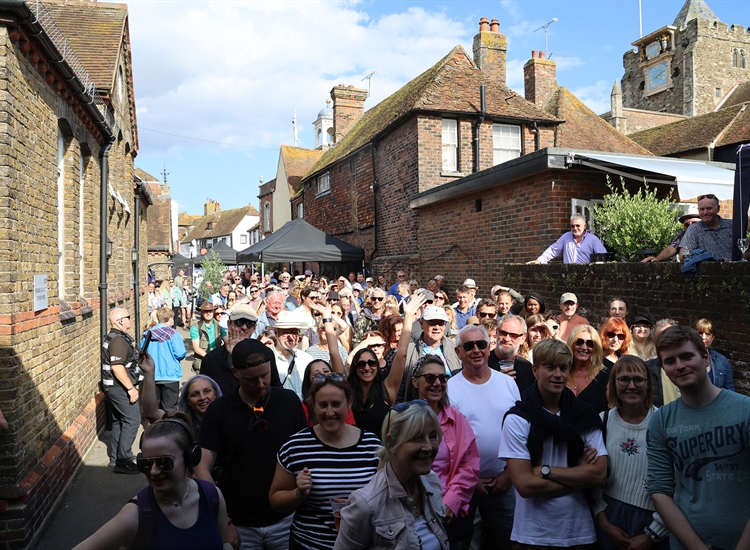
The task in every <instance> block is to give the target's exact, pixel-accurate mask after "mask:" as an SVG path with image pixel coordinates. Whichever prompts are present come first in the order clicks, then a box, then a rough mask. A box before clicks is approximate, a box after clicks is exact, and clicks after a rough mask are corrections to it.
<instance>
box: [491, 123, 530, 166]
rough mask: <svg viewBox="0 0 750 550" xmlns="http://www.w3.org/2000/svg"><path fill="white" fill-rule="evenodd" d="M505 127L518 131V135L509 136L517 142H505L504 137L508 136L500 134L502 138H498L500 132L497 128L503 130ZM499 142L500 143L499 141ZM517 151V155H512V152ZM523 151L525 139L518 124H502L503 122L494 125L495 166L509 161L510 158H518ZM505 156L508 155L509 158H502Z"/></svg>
mask: <svg viewBox="0 0 750 550" xmlns="http://www.w3.org/2000/svg"><path fill="white" fill-rule="evenodd" d="M504 128H510V129H513V130H516V131H517V132H518V135H516V136H507V137H508V138H509V140H511V141H517V143H503V138H505V137H506V136H503V135H500V136H499V137H500V139H499V140H498V134H497V130H501V131H502V129H504ZM498 142H499V143H498ZM514 152H515V153H517V154H516V155H515V156H513V155H512V153H514ZM522 152H523V139H522V132H521V127H520V126H519V125H517V124H501V123H495V124H493V125H492V162H493V166H497V165H498V164H502V163H503V162H507V161H509V160H513V159H515V158H518V157H520V156H521V153H522ZM504 153H511V154H510V155H505V154H504ZM504 156H507V158H502V157H504Z"/></svg>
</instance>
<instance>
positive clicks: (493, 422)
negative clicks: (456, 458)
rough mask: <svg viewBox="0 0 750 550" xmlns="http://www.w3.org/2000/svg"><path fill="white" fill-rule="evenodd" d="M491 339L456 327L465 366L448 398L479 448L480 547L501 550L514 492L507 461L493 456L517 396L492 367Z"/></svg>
mask: <svg viewBox="0 0 750 550" xmlns="http://www.w3.org/2000/svg"><path fill="white" fill-rule="evenodd" d="M508 326H511V325H508ZM489 343H490V337H489V335H488V334H487V331H486V330H485V329H484V328H483V327H481V326H475V325H467V326H465V327H464V328H462V329H461V330H460V331H459V333H458V335H457V336H456V347H455V351H456V354H457V355H458V357H459V359H460V360H461V364H462V365H463V370H462V371H461V372H459V373H458V374H456V375H454V376H453V377H451V379H450V380H448V397H449V398H450V400H451V404H452V405H453V406H454V407H456V408H457V409H458V410H459V411H461V413H462V414H463V415H464V416H465V417H466V420H468V421H469V424H470V425H471V428H472V430H473V431H474V435H475V436H476V440H477V447H478V448H479V456H480V471H479V477H480V479H479V483H478V484H477V486H476V489H475V490H474V498H473V499H472V503H473V504H475V505H476V506H477V508H478V510H479V514H480V515H481V548H483V549H493V550H494V549H501V550H502V549H509V548H510V532H511V529H512V527H513V510H514V508H515V495H514V494H513V493H512V492H511V491H510V488H511V481H510V476H509V474H508V472H507V471H506V469H505V466H506V464H505V461H504V460H500V459H499V458H498V456H497V452H498V449H499V448H500V435H501V431H500V429H499V426H500V424H501V422H502V420H503V417H504V416H505V413H506V412H508V410H509V409H510V408H511V407H512V406H513V405H515V403H516V401H518V400H519V399H521V394H520V393H519V391H518V386H517V385H516V383H515V382H514V381H513V379H512V378H511V377H510V376H506V375H505V374H501V373H499V372H497V371H495V370H493V369H491V368H490V366H489V356H490V348H489Z"/></svg>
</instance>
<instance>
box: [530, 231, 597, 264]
mask: <svg viewBox="0 0 750 550" xmlns="http://www.w3.org/2000/svg"><path fill="white" fill-rule="evenodd" d="M561 252H562V255H563V263H566V264H587V263H590V261H591V260H590V258H591V254H604V253H605V252H607V249H606V248H604V245H603V244H602V241H600V240H599V237H597V236H596V235H594V234H593V233H589V232H586V233H584V234H583V238H582V239H581V242H580V243H577V242H576V240H575V237H573V233H572V232H570V231H568V232H567V233H565V234H564V235H563V236H562V237H560V238H559V239H557V241H556V242H555V243H554V244H553V245H552V246H550V247H549V248H548V249H547V250H545V251H544V253H543V254H542V255H541V256H539V257H538V258H537V261H539V262H540V263H543V264H546V263H549V261H550V260H552V259H553V258H557V257H558V256H559V255H560V253H561Z"/></svg>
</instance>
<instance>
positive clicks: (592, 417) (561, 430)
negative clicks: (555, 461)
mask: <svg viewBox="0 0 750 550" xmlns="http://www.w3.org/2000/svg"><path fill="white" fill-rule="evenodd" d="M509 414H515V415H518V416H520V417H521V418H523V419H524V420H528V421H529V422H530V423H531V429H530V430H529V437H528V440H527V442H526V447H527V448H528V449H529V454H530V455H531V464H532V466H538V465H540V464H541V459H542V446H543V444H544V440H545V438H546V437H547V436H550V435H551V436H552V440H553V441H554V443H555V445H557V444H558V443H567V444H568V467H569V468H572V467H573V466H576V465H577V464H578V460H580V458H581V456H582V455H583V450H584V449H583V438H582V437H581V433H583V432H585V431H587V430H590V429H591V428H601V427H602V421H601V419H600V418H599V415H598V414H597V413H596V409H594V407H592V406H591V405H589V404H588V403H584V402H583V401H581V400H580V399H578V398H577V397H576V396H575V394H574V393H573V392H572V391H571V390H570V389H569V388H567V387H566V388H565V389H564V390H563V393H562V395H561V396H560V415H559V416H558V415H556V414H552V413H551V412H549V411H548V410H547V409H545V408H544V404H543V403H542V394H541V393H540V392H539V387H538V386H537V384H534V385H532V386H531V387H529V389H527V390H526V391H525V392H524V393H523V396H521V400H520V401H517V402H516V404H515V406H514V407H512V408H511V409H510V410H509V411H508V412H507V413H505V415H506V416H507V415H509ZM503 420H504V419H503Z"/></svg>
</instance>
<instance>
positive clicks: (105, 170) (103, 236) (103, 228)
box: [99, 137, 115, 343]
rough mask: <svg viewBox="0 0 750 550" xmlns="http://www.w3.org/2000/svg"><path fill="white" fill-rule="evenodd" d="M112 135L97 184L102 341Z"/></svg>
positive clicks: (105, 319)
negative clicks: (98, 183)
mask: <svg viewBox="0 0 750 550" xmlns="http://www.w3.org/2000/svg"><path fill="white" fill-rule="evenodd" d="M114 141H115V140H114V137H112V138H111V139H109V140H108V141H107V142H106V143H105V144H104V146H103V147H102V148H101V151H100V153H99V156H100V157H101V164H100V165H101V169H100V172H101V173H100V178H99V179H100V185H99V329H100V330H99V331H100V332H101V337H102V343H104V337H105V336H106V335H107V332H108V331H107V323H108V319H107V318H108V317H109V315H108V313H107V286H108V285H107V202H108V199H107V197H109V192H108V191H107V187H108V183H109V150H110V148H111V147H112V143H113V142H114Z"/></svg>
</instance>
